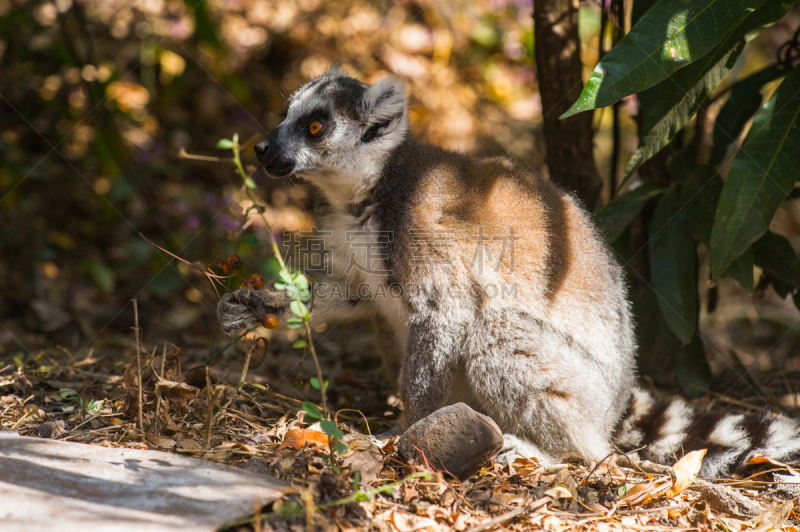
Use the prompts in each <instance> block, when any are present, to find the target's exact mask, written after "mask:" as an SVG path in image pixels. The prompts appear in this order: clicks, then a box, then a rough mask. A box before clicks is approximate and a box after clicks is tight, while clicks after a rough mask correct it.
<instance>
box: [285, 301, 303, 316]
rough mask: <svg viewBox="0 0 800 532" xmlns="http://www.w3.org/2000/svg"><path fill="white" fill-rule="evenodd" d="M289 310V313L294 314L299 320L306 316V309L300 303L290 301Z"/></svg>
mask: <svg viewBox="0 0 800 532" xmlns="http://www.w3.org/2000/svg"><path fill="white" fill-rule="evenodd" d="M289 308H290V309H291V311H292V312H293V313H294V315H295V316H298V317H300V318H305V317H306V315H307V314H308V309H307V308H306V306H305V305H304V304H303V303H301V302H300V301H296V300H295V301H292V302H291V303H289Z"/></svg>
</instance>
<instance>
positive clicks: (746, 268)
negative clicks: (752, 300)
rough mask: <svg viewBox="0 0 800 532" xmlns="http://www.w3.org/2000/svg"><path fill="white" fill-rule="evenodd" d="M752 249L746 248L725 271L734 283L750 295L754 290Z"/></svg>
mask: <svg viewBox="0 0 800 532" xmlns="http://www.w3.org/2000/svg"><path fill="white" fill-rule="evenodd" d="M753 261H754V258H753V248H751V247H750V248H747V249H746V250H745V251H744V253H742V254H741V255H739V256H738V257H736V260H735V261H733V262H731V265H730V266H728V269H727V270H726V271H725V273H727V274H728V275H730V276H731V277H733V278H734V279H736V282H737V283H739V285H740V286H741V287H742V288H744V289H745V291H746V292H747V293H748V294H750V293H752V292H753V290H754V289H755V285H756V283H755V279H754V272H753V264H754V262H753Z"/></svg>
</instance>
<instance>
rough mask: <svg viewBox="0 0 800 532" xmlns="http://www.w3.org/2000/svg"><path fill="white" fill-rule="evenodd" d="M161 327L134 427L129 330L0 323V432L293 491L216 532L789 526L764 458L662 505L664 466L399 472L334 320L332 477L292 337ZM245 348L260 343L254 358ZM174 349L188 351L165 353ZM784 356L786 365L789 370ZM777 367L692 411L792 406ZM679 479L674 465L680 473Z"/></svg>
mask: <svg viewBox="0 0 800 532" xmlns="http://www.w3.org/2000/svg"><path fill="white" fill-rule="evenodd" d="M723 315H724V312H723ZM165 323H168V320H167V318H164V317H161V316H157V312H156V315H153V316H152V317H151V318H150V319H148V324H149V326H148V329H149V330H148V329H145V332H144V341H143V343H142V346H141V352H140V357H141V363H142V367H143V368H144V369H143V375H144V379H143V382H144V386H143V387H142V394H143V403H142V404H143V422H144V429H145V430H144V432H142V431H140V430H139V428H138V419H137V418H138V391H139V390H138V386H137V384H136V383H137V379H136V362H135V360H136V356H135V353H136V348H135V344H134V336H133V332H128V333H123V332H120V333H113V334H106V335H105V336H104V337H103V338H101V339H97V340H95V341H93V342H92V343H90V344H89V345H87V346H86V347H85V348H83V349H81V348H80V346H78V347H77V348H66V347H63V346H61V345H58V344H57V343H54V342H53V341H52V339H48V338H47V337H46V336H45V335H39V334H32V333H27V332H26V330H25V328H24V327H23V326H22V324H21V322H20V323H14V322H11V323H8V324H4V330H3V333H2V341H3V343H4V345H6V346H10V345H11V344H12V343H13V342H18V343H17V344H16V345H17V346H18V347H19V348H20V350H19V351H17V352H16V353H15V354H13V355H12V356H11V357H10V359H7V360H8V364H4V367H0V426H1V427H2V430H4V431H17V432H19V434H22V435H28V436H38V437H43V438H56V439H59V440H67V441H74V442H83V443H86V444H91V445H103V446H111V447H129V448H138V449H159V450H163V451H169V452H176V453H186V454H189V455H191V456H195V457H198V458H202V459H206V460H212V461H217V462H223V463H227V464H232V465H235V466H240V467H245V468H247V469H249V470H251V471H255V472H257V473H260V474H266V475H272V476H276V477H280V478H282V479H286V480H288V481H290V482H291V483H292V485H293V486H295V488H296V495H292V496H289V497H287V498H285V499H284V500H280V501H278V502H276V503H273V504H272V505H270V506H268V507H264V508H262V509H261V513H260V516H259V517H260V520H259V522H260V525H259V524H254V523H253V522H252V520H251V522H248V523H239V524H232V525H231V527H230V528H229V529H230V530H271V529H272V530H312V529H315V530H391V531H393V530H399V531H410V530H449V529H452V530H459V531H461V530H471V531H478V530H495V529H497V530H500V529H502V530H525V529H547V530H567V529H570V530H571V529H579V530H614V529H626V530H628V529H631V530H695V529H697V530H706V529H718V530H723V531H731V530H744V529H748V528H754V529H757V530H767V529H769V528H783V529H784V530H796V528H794V526H795V523H796V522H797V521H796V520H797V518H798V517H800V516H798V515H797V514H795V513H794V511H795V506H794V500H795V497H797V496H798V495H800V488H798V487H797V484H796V483H798V482H800V477H798V473H797V471H795V470H794V469H793V468H791V467H790V466H788V465H783V464H779V463H776V462H768V461H766V460H762V461H761V463H758V464H753V465H751V466H749V469H748V471H747V474H746V475H743V476H737V477H735V478H734V479H727V480H711V483H713V484H714V485H715V486H723V488H718V489H719V490H722V491H713V489H717V488H713V489H712V488H709V487H708V485H707V484H703V481H701V480H697V479H695V480H694V482H692V479H693V475H690V476H691V478H689V481H688V482H687V483H686V485H685V486H683V488H684V489H683V490H682V491H680V493H676V494H674V495H672V496H668V495H670V493H669V490H670V489H671V488H670V486H672V485H673V481H672V479H671V476H670V475H672V474H675V473H674V472H673V471H672V470H670V468H664V467H655V468H653V467H650V468H648V467H647V466H646V465H642V464H637V463H635V462H634V463H632V462H631V461H629V460H627V458H626V457H621V456H610V457H608V458H607V459H606V460H604V461H603V462H602V463H590V464H581V463H572V464H560V465H557V466H554V467H549V468H545V467H543V466H540V465H539V464H538V463H537V462H536V461H535V460H524V459H520V460H517V461H516V462H514V463H513V464H511V465H507V466H505V467H501V466H499V465H496V464H495V465H492V466H491V467H487V468H485V469H483V470H482V471H480V472H479V473H478V474H477V475H475V476H473V477H472V478H470V479H469V480H467V481H463V482H462V481H459V480H458V479H456V478H453V477H452V476H451V475H448V474H447V472H442V471H438V472H437V471H434V472H433V475H431V476H420V475H422V473H421V472H422V471H424V467H422V466H420V465H414V464H407V463H404V462H403V461H402V460H401V459H400V458H399V456H398V455H397V454H396V453H394V452H393V450H392V444H393V439H391V438H390V439H388V440H386V439H384V440H383V441H382V442H380V443H381V444H385V445H384V446H383V448H382V449H378V447H376V446H375V445H374V442H375V441H376V440H372V441H370V439H369V438H368V437H367V435H368V434H370V433H371V434H377V433H383V432H386V431H388V430H390V429H391V428H393V427H394V426H395V425H396V423H397V420H398V419H399V417H400V416H401V414H402V412H401V410H400V405H399V401H398V399H397V398H396V397H395V396H393V395H392V389H391V386H389V385H388V384H387V383H386V382H385V380H384V375H383V370H382V367H381V360H380V356H379V354H378V351H377V347H376V344H375V341H374V339H373V335H372V332H371V330H370V328H369V326H367V325H365V324H333V325H331V326H328V327H327V328H326V329H325V330H320V331H317V332H316V333H315V337H316V341H315V344H316V345H317V347H318V352H319V358H320V363H321V366H322V367H321V369H322V372H323V375H325V376H328V377H329V378H330V381H331V382H330V385H329V388H328V400H329V403H330V405H331V409H332V410H333V411H334V412H338V414H337V421H338V426H339V428H340V429H342V430H343V431H344V433H345V438H344V439H343V441H344V442H345V444H346V445H347V451H346V452H344V453H341V454H340V455H339V456H338V457H337V461H336V468H335V469H334V468H332V467H331V465H330V462H329V461H328V459H327V453H328V452H329V450H328V445H327V444H326V437H325V436H324V435H323V434H322V433H321V432H319V424H318V423H317V424H316V426H315V425H314V424H312V423H304V421H303V418H304V413H303V412H302V406H301V405H302V402H303V401H309V402H314V403H317V404H318V403H319V392H318V390H315V389H314V388H313V387H312V386H311V383H310V382H309V381H310V377H311V376H313V375H315V372H314V368H313V364H312V362H311V357H310V356H305V357H304V356H303V350H302V349H296V348H292V347H291V344H292V343H293V342H294V341H295V340H296V339H297V334H296V333H295V332H293V331H290V330H287V329H284V328H281V329H276V330H273V331H267V330H265V329H260V330H258V331H256V332H253V333H250V334H249V335H248V336H247V337H246V338H242V339H238V340H236V341H233V342H231V341H230V340H229V339H226V338H223V337H221V336H218V337H217V338H216V340H214V341H213V342H210V345H209V342H208V340H205V345H204V343H203V337H202V336H195V337H194V338H192V335H193V334H194V333H193V332H192V331H193V330H194V329H193V328H192V327H189V328H187V329H186V330H185V331H184V334H183V337H181V338H175V337H173V338H172V341H169V342H166V341H162V342H158V343H156V338H158V335H160V334H161V335H166V333H165V331H168V330H169V331H173V336H175V334H174V329H173V328H172V326H173V324H171V323H168V325H166V328H165V327H164V326H163V324H165ZM737 323H738V322H736V320H732V322H731V323H729V324H728V325H727V326H726V327H722V328H718V329H717V336H714V335H711V334H709V335H708V336H709V337H711V338H716V341H717V343H718V344H719V345H718V347H719V348H720V349H722V346H721V342H722V340H720V338H723V337H726V335H729V334H730V333H731V331H734V332H735V331H737ZM159 324H162V326H161V327H159ZM718 325H719V324H718ZM197 330H198V331H200V333H201V334H205V335H206V338H208V337H209V336H210V335H209V334H208V333H207V332H206V331H204V330H203V328H202V327H201V328H199V329H197ZM150 331H154V332H150ZM753 331H755V329H753ZM757 337H758V335H757V334H756V333H755V332H753V333H752V335H751V336H750V338H751V339H755V338H757ZM259 338H268V339H269V345H268V347H266V349H265V347H264V346H265V342H264V341H263V340H258V339H259ZM65 339H66V338H65ZM773 340H774V338H773ZM180 342H186V343H185V344H183V346H182V347H176V343H180ZM22 346H24V347H22ZM790 346H791V344H789V346H788V347H787V346H784V351H786V353H784V354H785V355H786V356H787V357H788V360H792V361H793V360H794V359H793V358H792V356H791V355H792V353H791V347H790ZM744 351H746V352H747V353H752V352H754V350H752V349H746V350H744ZM776 352H782V351H781V349H777V350H776ZM248 353H249V361H248V362H247V365H248V367H247V372H246V375H244V376H243V375H242V369H243V367H244V365H245V363H246V361H247V359H248ZM164 355H166V357H165V356H164ZM747 356H750V355H747V354H746V353H745V354H742V355H740V356H739V358H742V357H745V358H746V357H747ZM746 362H748V363H749V362H752V361H750V360H747V361H746ZM718 363H719V364H721V365H723V366H724V365H725V364H729V365H734V363H733V362H731V361H724V363H723V361H718ZM206 364H208V372H207V371H206V369H205V368H206V366H205V365H206ZM782 364H783V368H782V369H780V370H779V371H776V370H775V369H774V368H772V369H770V368H769V367H768V365H767V364H765V363H762V364H761V366H760V367H755V368H754V366H752V365H751V366H750V367H749V368H745V370H744V371H741V372H739V373H737V372H736V371H735V369H736V368H733V369H731V370H729V371H719V372H718V375H719V377H718V378H717V379H715V382H714V384H713V386H712V388H713V389H712V390H709V391H708V393H706V394H705V395H704V396H703V397H702V398H700V399H696V400H695V401H694V404H695V406H696V407H697V408H699V409H724V410H727V411H731V410H735V411H753V410H755V409H760V408H762V407H763V406H764V405H763V404H762V400H761V399H760V396H761V394H765V397H766V398H767V402H768V403H769V402H773V401H774V402H775V406H776V407H777V408H782V409H783V410H784V411H791V408H790V407H791V404H790V401H791V400H792V398H794V400H795V401H796V394H795V393H794V392H793V391H792V390H798V389H800V373H798V372H796V371H787V370H786V368H787V367H790V368H791V367H793V364H794V362H786V361H785V360H784V361H783V362H782ZM761 368H763V370H762V369H761ZM737 375H738V377H736V378H734V376H737ZM207 379H208V382H210V384H211V386H210V388H209V387H208V386H207ZM156 383H159V386H158V387H156ZM240 383H244V384H242V385H240V386H239V384H240ZM237 388H238V390H237ZM787 390H788V391H787ZM209 404H210V405H211V407H212V413H211V415H210V416H209V408H208V407H209ZM156 412H158V413H157V414H156ZM367 423H368V425H369V427H368V426H367ZM684 465H685V464H684ZM682 468H683V466H682V465H681V464H679V465H678V466H676V471H678V477H679V478H680V475H681V473H680V470H681V469H682ZM356 470H358V471H360V473H358V474H355V471H356ZM786 501H791V502H790V503H789V504H787V503H786Z"/></svg>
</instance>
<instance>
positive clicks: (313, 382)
mask: <svg viewBox="0 0 800 532" xmlns="http://www.w3.org/2000/svg"><path fill="white" fill-rule="evenodd" d="M310 382H311V387H312V388H314V389H315V390H319V379H318V378H316V377H311V380H310ZM322 384H323V386H325V389H326V390H327V389H328V381H324V382H323V383H322Z"/></svg>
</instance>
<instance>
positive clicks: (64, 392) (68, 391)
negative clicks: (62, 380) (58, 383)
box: [58, 388, 78, 399]
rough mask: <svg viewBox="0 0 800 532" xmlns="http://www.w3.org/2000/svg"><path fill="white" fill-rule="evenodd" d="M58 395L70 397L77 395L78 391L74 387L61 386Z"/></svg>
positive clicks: (65, 397) (63, 397)
mask: <svg viewBox="0 0 800 532" xmlns="http://www.w3.org/2000/svg"><path fill="white" fill-rule="evenodd" d="M58 395H59V396H61V398H62V399H69V398H70V397H77V396H78V392H76V391H75V390H73V389H72V388H59V390H58Z"/></svg>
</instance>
